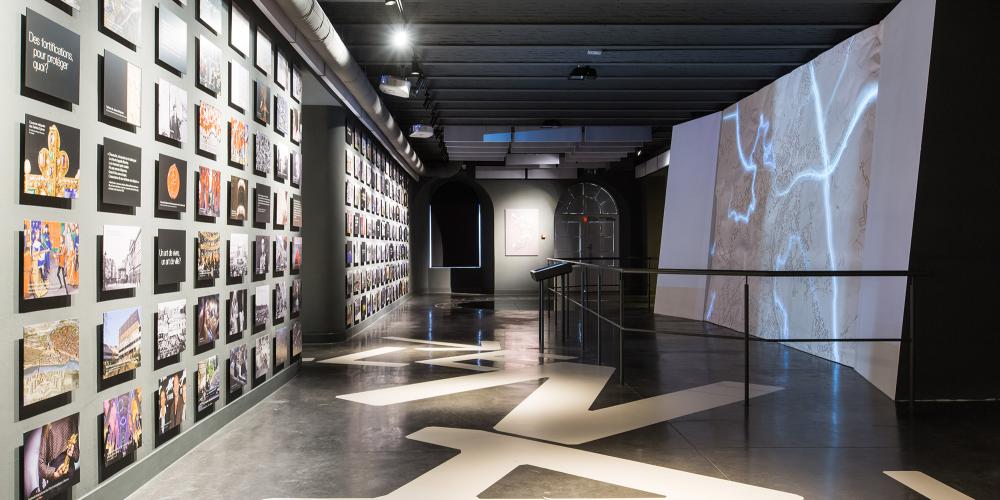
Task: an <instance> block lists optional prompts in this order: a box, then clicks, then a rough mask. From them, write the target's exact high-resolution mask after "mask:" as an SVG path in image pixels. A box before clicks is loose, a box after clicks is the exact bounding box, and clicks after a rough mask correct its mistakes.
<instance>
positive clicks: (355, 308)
mask: <svg viewBox="0 0 1000 500" xmlns="http://www.w3.org/2000/svg"><path fill="white" fill-rule="evenodd" d="M346 141H347V148H346V153H345V157H344V164H345V169H346V174H347V175H346V181H345V182H344V191H345V197H344V200H345V204H346V207H345V210H344V227H345V233H346V234H345V236H347V239H346V247H345V249H344V264H345V265H346V266H347V273H346V282H345V283H344V298H345V300H346V303H345V315H344V318H345V323H346V324H345V327H346V328H348V329H349V330H350V329H351V328H353V327H354V326H356V325H359V324H361V323H362V322H363V321H365V320H366V319H368V318H370V317H372V316H373V315H375V313H377V312H378V311H380V310H381V309H383V308H385V307H386V306H388V305H389V304H392V303H393V302H395V301H396V300H398V299H399V298H400V297H402V296H403V295H405V294H407V293H409V291H410V263H409V262H410V261H409V259H410V230H409V205H410V199H409V182H410V178H409V176H408V175H407V174H406V173H405V172H404V171H403V169H402V168H401V167H400V166H399V165H398V164H397V163H396V162H395V161H394V160H393V159H392V157H390V156H389V154H388V153H386V151H385V150H384V149H382V148H381V147H380V146H379V145H378V144H377V143H376V142H375V140H374V139H373V138H372V137H371V136H370V135H369V133H368V131H367V130H364V128H363V127H361V126H360V125H359V124H358V123H357V122H351V121H349V122H348V123H347V132H346ZM293 249H294V245H293ZM294 260H295V257H294V255H293V262H294Z"/></svg>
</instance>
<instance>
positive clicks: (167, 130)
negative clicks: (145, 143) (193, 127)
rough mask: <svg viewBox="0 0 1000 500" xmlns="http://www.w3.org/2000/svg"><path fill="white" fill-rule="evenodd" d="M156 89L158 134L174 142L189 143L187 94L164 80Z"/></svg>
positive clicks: (158, 83) (160, 81) (161, 80)
mask: <svg viewBox="0 0 1000 500" xmlns="http://www.w3.org/2000/svg"><path fill="white" fill-rule="evenodd" d="M156 89H157V96H156V99H157V107H156V134H157V135H159V136H160V137H164V138H167V139H170V140H172V141H177V142H180V143H184V142H187V135H188V110H187V92H186V91H185V90H184V89H182V88H180V87H178V86H176V85H174V84H172V83H170V82H168V81H167V80H164V79H162V78H161V79H160V80H159V81H158V82H157V84H156Z"/></svg>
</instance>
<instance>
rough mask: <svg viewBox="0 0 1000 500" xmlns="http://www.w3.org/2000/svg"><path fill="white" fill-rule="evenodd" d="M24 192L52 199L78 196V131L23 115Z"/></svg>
mask: <svg viewBox="0 0 1000 500" xmlns="http://www.w3.org/2000/svg"><path fill="white" fill-rule="evenodd" d="M24 193H25V194H31V195H37V196H51V197H54V198H76V197H77V196H79V194H80V130H79V129H75V128H73V127H69V126H66V125H63V124H61V123H56V122H54V121H50V120H46V119H44V118H38V117H36V116H32V115H24Z"/></svg>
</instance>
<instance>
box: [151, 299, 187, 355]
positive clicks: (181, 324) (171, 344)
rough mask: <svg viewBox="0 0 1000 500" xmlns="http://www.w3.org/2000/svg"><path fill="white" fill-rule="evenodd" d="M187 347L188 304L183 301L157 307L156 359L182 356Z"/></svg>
mask: <svg viewBox="0 0 1000 500" xmlns="http://www.w3.org/2000/svg"><path fill="white" fill-rule="evenodd" d="M186 346H187V302H186V301H185V300H183V299H181V300H174V301H171V302H163V303H161V304H157V305H156V359H157V360H161V359H165V358H169V357H171V356H174V355H177V354H180V353H181V352H183V351H184V348H185V347H186Z"/></svg>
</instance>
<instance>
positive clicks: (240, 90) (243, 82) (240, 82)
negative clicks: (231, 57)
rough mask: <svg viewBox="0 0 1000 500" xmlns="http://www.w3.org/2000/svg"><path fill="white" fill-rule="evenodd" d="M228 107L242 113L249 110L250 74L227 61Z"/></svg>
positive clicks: (241, 67) (237, 64)
mask: <svg viewBox="0 0 1000 500" xmlns="http://www.w3.org/2000/svg"><path fill="white" fill-rule="evenodd" d="M229 105H230V106H232V107H234V108H236V109H237V110H239V111H243V112H246V111H248V110H249V109H250V72H249V71H247V69H246V68H244V67H243V66H242V65H241V64H239V63H236V62H233V61H229Z"/></svg>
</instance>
